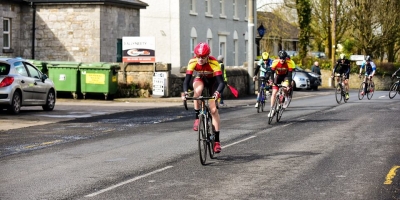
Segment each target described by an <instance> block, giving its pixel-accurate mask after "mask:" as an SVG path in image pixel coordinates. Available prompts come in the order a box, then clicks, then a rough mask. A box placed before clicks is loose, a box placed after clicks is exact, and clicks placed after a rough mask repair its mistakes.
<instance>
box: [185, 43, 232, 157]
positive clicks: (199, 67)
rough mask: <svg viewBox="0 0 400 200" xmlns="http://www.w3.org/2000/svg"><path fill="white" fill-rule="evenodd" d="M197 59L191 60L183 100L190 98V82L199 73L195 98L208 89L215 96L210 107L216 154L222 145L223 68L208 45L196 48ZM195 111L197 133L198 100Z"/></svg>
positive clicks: (195, 129)
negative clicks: (220, 108) (220, 111)
mask: <svg viewBox="0 0 400 200" xmlns="http://www.w3.org/2000/svg"><path fill="white" fill-rule="evenodd" d="M194 54H195V57H193V58H192V59H190V60H189V63H188V66H187V70H186V77H185V80H184V81H183V93H182V100H186V97H188V88H189V83H190V80H191V78H192V76H193V72H194V71H195V72H197V74H196V76H195V78H194V80H193V92H194V94H193V97H199V96H201V95H202V93H203V89H204V88H207V89H208V93H209V94H213V96H214V97H215V101H210V102H209V107H210V111H211V116H212V124H213V127H214V133H215V145H214V149H213V150H214V152H215V153H219V152H221V144H220V140H219V133H220V131H219V128H220V118H219V113H218V109H217V106H216V103H217V102H218V99H219V98H220V97H221V94H222V91H223V89H224V87H225V84H224V79H223V77H222V76H223V74H222V71H221V67H220V65H219V63H218V61H217V59H215V57H213V56H210V46H209V45H208V44H207V43H204V42H200V43H199V44H197V46H196V47H195V48H194ZM193 102H194V111H195V114H196V115H195V121H194V125H193V130H194V131H197V130H198V126H199V113H200V105H199V102H198V100H194V101H193Z"/></svg>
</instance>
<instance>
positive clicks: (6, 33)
mask: <svg viewBox="0 0 400 200" xmlns="http://www.w3.org/2000/svg"><path fill="white" fill-rule="evenodd" d="M10 35H11V20H10V19H8V18H4V19H3V49H10V44H11V36H10Z"/></svg>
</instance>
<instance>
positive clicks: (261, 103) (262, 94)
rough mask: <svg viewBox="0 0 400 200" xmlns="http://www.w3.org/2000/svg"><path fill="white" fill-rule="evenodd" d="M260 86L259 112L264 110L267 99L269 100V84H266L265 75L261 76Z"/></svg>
mask: <svg viewBox="0 0 400 200" xmlns="http://www.w3.org/2000/svg"><path fill="white" fill-rule="evenodd" d="M260 82H261V85H260V88H259V89H258V98H257V113H259V112H260V110H261V112H264V108H265V101H266V100H267V98H268V97H267V94H269V92H268V90H267V87H268V86H267V85H266V78H265V77H260Z"/></svg>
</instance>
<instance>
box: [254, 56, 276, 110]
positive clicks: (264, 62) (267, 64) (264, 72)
mask: <svg viewBox="0 0 400 200" xmlns="http://www.w3.org/2000/svg"><path fill="white" fill-rule="evenodd" d="M271 65H272V60H271V59H270V58H269V54H268V52H263V53H262V57H261V59H260V60H259V61H258V64H257V67H256V71H255V72H254V76H253V81H256V80H257V79H258V78H257V74H258V71H260V81H267V80H269V77H270V75H271ZM259 84H261V83H259ZM265 87H266V88H265V89H267V90H269V86H268V85H267V84H266V85H265ZM259 100H260V93H258V95H257V103H256V105H255V106H254V107H256V108H257V107H258V102H259Z"/></svg>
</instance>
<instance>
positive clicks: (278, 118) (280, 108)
mask: <svg viewBox="0 0 400 200" xmlns="http://www.w3.org/2000/svg"><path fill="white" fill-rule="evenodd" d="M277 109H278V110H277V111H276V122H279V121H280V120H281V118H282V114H283V110H284V109H283V105H280V106H279V108H277Z"/></svg>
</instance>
